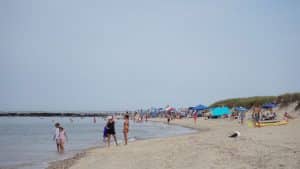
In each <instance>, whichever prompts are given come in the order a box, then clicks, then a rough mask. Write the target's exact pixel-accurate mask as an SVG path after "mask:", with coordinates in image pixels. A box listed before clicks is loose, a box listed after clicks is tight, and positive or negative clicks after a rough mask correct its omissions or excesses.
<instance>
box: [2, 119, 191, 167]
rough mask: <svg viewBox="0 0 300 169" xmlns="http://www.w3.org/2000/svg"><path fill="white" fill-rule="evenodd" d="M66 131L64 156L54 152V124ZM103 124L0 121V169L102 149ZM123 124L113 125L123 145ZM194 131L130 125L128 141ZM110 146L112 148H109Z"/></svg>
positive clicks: (41, 163)
mask: <svg viewBox="0 0 300 169" xmlns="http://www.w3.org/2000/svg"><path fill="white" fill-rule="evenodd" d="M55 122H59V123H61V125H62V126H63V127H64V128H65V130H66V132H67V134H68V137H69V142H67V143H66V153H64V154H63V155H62V154H58V153H57V152H56V145H55V142H54V141H53V140H52V138H53V135H54V131H55V129H54V126H53V125H54V123H55ZM105 123H106V122H105V120H104V119H102V118H97V119H96V123H94V122H93V118H92V117H85V118H79V117H75V118H72V120H71V119H70V118H69V117H44V118H39V117H0V169H41V168H46V167H47V165H48V162H50V161H55V160H62V159H65V158H68V157H71V156H73V155H74V154H76V153H78V152H80V151H82V150H84V149H86V148H89V147H93V146H103V145H104V143H103V142H102V131H103V127H104V125H105ZM122 124H123V120H119V121H116V132H117V137H118V141H119V142H122V141H123V138H122V137H123V133H122ZM191 132H194V131H193V130H190V129H187V128H183V127H179V126H172V125H169V126H168V125H165V124H160V123H151V122H144V123H133V122H132V121H131V122H130V132H129V140H130V141H133V140H136V139H147V138H158V137H167V136H175V135H181V134H186V133H191ZM112 145H113V144H112Z"/></svg>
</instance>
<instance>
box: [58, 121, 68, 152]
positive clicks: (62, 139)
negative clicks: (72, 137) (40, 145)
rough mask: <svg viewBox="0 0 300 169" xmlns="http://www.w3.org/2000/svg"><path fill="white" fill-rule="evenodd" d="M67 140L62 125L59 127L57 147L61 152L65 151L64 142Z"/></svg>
mask: <svg viewBox="0 0 300 169" xmlns="http://www.w3.org/2000/svg"><path fill="white" fill-rule="evenodd" d="M67 140H68V136H67V133H66V131H65V130H64V128H63V127H61V126H60V127H59V148H60V152H61V153H63V152H64V151H65V142H66V141H67Z"/></svg>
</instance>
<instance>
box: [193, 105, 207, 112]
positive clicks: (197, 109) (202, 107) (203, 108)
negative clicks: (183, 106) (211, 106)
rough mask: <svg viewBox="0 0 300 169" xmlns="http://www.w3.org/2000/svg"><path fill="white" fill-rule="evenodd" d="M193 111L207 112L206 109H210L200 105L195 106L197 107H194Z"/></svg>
mask: <svg viewBox="0 0 300 169" xmlns="http://www.w3.org/2000/svg"><path fill="white" fill-rule="evenodd" d="M191 109H192V110H196V111H201V110H206V109H208V107H207V106H204V105H202V104H199V105H197V106H195V107H192V108H191Z"/></svg>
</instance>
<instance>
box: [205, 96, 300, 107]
mask: <svg viewBox="0 0 300 169" xmlns="http://www.w3.org/2000/svg"><path fill="white" fill-rule="evenodd" d="M270 102H275V103H278V104H279V105H280V107H285V106H288V105H289V104H290V103H294V102H297V106H296V108H295V109H296V110H298V109H300V93H287V94H283V95H280V96H255V97H247V98H233V99H226V100H222V101H218V102H215V103H213V104H212V105H210V107H215V106H228V107H235V106H243V107H246V108H251V107H252V106H260V105H263V104H265V103H270Z"/></svg>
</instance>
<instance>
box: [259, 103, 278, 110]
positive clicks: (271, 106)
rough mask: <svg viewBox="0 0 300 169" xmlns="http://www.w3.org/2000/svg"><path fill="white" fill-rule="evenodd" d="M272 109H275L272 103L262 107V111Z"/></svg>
mask: <svg viewBox="0 0 300 169" xmlns="http://www.w3.org/2000/svg"><path fill="white" fill-rule="evenodd" d="M274 107H276V104H274V103H266V104H264V105H263V106H262V108H264V109H272V108H274Z"/></svg>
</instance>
